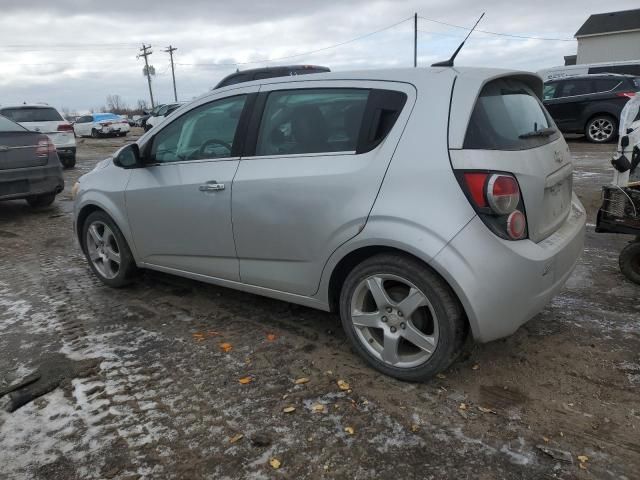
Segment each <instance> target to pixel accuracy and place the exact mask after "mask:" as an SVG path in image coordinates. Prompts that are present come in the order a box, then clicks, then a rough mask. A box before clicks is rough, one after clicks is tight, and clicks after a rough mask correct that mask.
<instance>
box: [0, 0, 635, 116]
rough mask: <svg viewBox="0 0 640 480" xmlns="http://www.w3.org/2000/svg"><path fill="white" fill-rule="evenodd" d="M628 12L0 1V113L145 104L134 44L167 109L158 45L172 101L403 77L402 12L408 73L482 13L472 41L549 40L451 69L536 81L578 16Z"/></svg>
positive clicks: (478, 5)
mask: <svg viewBox="0 0 640 480" xmlns="http://www.w3.org/2000/svg"><path fill="white" fill-rule="evenodd" d="M613 3H615V7H614V6H613ZM631 8H637V0H616V2H612V4H607V3H606V2H605V3H602V2H601V1H593V0H562V1H558V0H554V1H550V0H536V1H526V2H524V1H522V0H520V1H517V2H514V1H513V0H485V1H484V2H479V1H474V0H447V1H444V0H441V1H430V0H421V1H413V0H373V1H372V0H323V1H315V0H281V1H268V0H244V1H235V2H233V1H224V2H223V1H218V0H182V1H176V0H153V1H152V2H143V1H131V0H104V1H99V2H98V1H94V0H56V1H51V0H28V1H25V0H0V12H2V14H1V15H0V65H1V66H2V72H3V73H2V75H0V104H2V105H8V104H15V103H22V102H28V103H31V102H46V103H48V104H50V105H54V106H56V107H57V108H59V109H63V108H64V109H65V110H70V111H72V112H74V111H75V112H78V113H84V112H87V111H89V110H90V109H92V108H93V109H96V110H97V109H99V108H100V107H101V106H103V105H105V103H106V97H107V95H110V94H111V95H120V96H121V97H122V99H123V100H124V102H125V103H126V104H127V105H129V106H135V105H136V104H137V102H138V100H139V99H143V100H146V101H147V103H149V92H148V87H147V82H146V80H145V77H144V76H143V71H142V69H143V66H144V61H143V59H142V58H136V56H137V54H138V53H139V49H140V46H141V44H142V43H143V42H144V43H145V44H147V45H151V46H152V51H153V54H152V55H150V56H149V62H150V64H151V65H153V66H154V68H155V70H156V75H155V77H153V91H154V97H155V99H156V102H161V103H165V102H169V101H173V86H172V80H171V68H170V63H169V54H168V53H165V52H164V50H165V49H166V47H167V46H169V45H172V46H174V47H177V49H178V50H177V51H175V52H174V61H175V63H176V64H175V75H176V83H177V90H178V99H179V100H191V99H193V98H194V97H197V96H199V95H201V94H203V93H206V92H207V91H208V90H209V89H210V88H211V87H212V86H214V85H215V84H216V83H217V82H218V81H219V80H220V79H222V78H223V77H224V76H226V75H228V74H229V73H232V72H234V71H235V70H236V69H240V70H243V69H246V68H256V67H262V66H269V65H281V64H315V65H325V66H328V67H330V68H331V69H332V70H334V71H338V70H361V69H370V68H393V67H410V66H412V65H413V14H414V12H417V13H418V15H419V16H420V18H419V19H418V66H429V65H430V64H431V63H433V62H435V61H438V60H444V59H446V58H448V57H449V56H450V55H451V53H452V52H453V50H455V48H456V47H457V45H458V44H459V43H460V41H461V40H462V37H464V35H465V34H466V33H467V30H465V28H459V27H467V28H469V27H471V26H472V25H473V24H474V22H475V20H476V19H477V18H478V17H479V16H480V14H481V13H482V12H485V17H484V19H483V20H482V22H481V23H480V25H479V26H478V29H480V30H484V31H487V32H495V33H502V34H509V35H519V36H528V37H542V38H547V39H552V40H538V39H522V38H513V37H508V36H504V35H494V34H489V33H483V32H474V33H473V34H472V36H471V38H470V39H469V41H468V42H467V44H466V45H465V47H464V49H463V50H462V52H461V53H460V54H459V56H458V58H457V60H456V65H461V66H462V65H464V66H488V67H502V68H513V69H521V70H531V71H537V70H539V69H542V68H546V67H551V66H556V65H562V64H563V62H564V60H563V56H564V55H572V54H575V53H576V48H577V44H576V42H575V40H574V39H573V35H574V33H575V32H576V31H577V30H578V28H580V26H581V25H582V23H583V22H584V21H585V20H586V19H587V17H588V16H589V15H590V14H592V13H601V12H605V11H610V10H625V9H631ZM445 24H450V25H456V26H458V27H455V26H449V25H445ZM374 32H375V33H374ZM369 34H370V35H369ZM350 40H353V41H350ZM345 42H347V43H345ZM337 44H342V45H339V46H335V45H337ZM283 57H288V58H283Z"/></svg>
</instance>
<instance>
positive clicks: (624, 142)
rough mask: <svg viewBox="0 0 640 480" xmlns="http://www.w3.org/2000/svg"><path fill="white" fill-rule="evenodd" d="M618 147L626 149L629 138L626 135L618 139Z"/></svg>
mask: <svg viewBox="0 0 640 480" xmlns="http://www.w3.org/2000/svg"><path fill="white" fill-rule="evenodd" d="M620 146H621V147H622V148H627V147H628V146H629V137H628V136H627V135H625V136H624V137H622V138H621V139H620Z"/></svg>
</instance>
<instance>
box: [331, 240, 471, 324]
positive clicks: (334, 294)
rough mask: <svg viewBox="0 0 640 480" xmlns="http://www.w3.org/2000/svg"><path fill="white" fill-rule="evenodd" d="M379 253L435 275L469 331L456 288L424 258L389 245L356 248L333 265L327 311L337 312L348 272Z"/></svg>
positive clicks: (463, 308)
mask: <svg viewBox="0 0 640 480" xmlns="http://www.w3.org/2000/svg"><path fill="white" fill-rule="evenodd" d="M381 253H396V254H400V255H403V256H405V257H408V258H411V259H413V260H415V261H417V262H419V263H421V264H422V265H423V266H424V267H425V268H426V269H428V270H429V271H431V272H432V273H433V274H434V275H437V276H438V277H439V278H440V279H441V280H442V282H443V283H444V284H445V285H447V286H448V287H449V290H450V291H451V293H452V294H453V296H454V297H455V299H456V300H457V301H458V303H459V304H460V309H461V310H462V312H463V313H464V321H465V323H466V325H467V329H468V330H469V329H470V322H469V317H468V315H467V310H466V308H465V302H463V301H462V299H461V298H460V296H459V295H458V292H457V291H456V288H454V286H453V285H451V283H450V282H449V281H447V279H446V278H445V277H444V276H443V275H442V274H441V273H440V272H438V271H437V270H436V269H435V268H434V267H433V266H432V265H430V264H429V263H428V261H426V260H425V259H424V258H420V257H419V256H417V255H415V254H413V253H411V252H409V251H408V250H405V249H402V248H399V247H396V246H389V245H367V246H363V247H360V248H356V249H355V250H352V251H350V252H349V253H347V254H346V255H344V256H343V257H342V258H341V259H340V261H338V263H337V264H336V265H335V267H334V268H333V270H332V271H331V275H330V277H329V282H328V292H327V299H328V303H329V309H330V311H331V312H337V311H339V302H340V292H341V290H342V286H343V284H344V281H345V280H346V278H347V276H348V275H349V272H351V270H353V268H355V267H356V266H357V265H358V264H360V263H362V262H363V261H365V260H366V259H368V258H371V257H373V256H374V255H378V254H381Z"/></svg>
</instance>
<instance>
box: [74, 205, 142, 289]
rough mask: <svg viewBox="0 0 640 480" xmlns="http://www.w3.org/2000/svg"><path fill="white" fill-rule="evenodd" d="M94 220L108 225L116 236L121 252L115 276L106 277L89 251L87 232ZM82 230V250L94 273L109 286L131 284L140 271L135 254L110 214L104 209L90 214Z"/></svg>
mask: <svg viewBox="0 0 640 480" xmlns="http://www.w3.org/2000/svg"><path fill="white" fill-rule="evenodd" d="M94 222H101V223H103V224H105V225H107V226H108V227H109V228H110V229H111V231H112V232H113V235H114V236H115V238H116V241H117V245H118V249H119V253H120V268H119V270H118V273H117V275H116V276H115V277H114V278H106V277H105V276H104V275H102V273H101V272H100V271H99V270H98V269H97V268H96V266H95V265H94V263H93V261H92V260H91V258H90V257H89V253H88V251H87V232H88V230H89V227H90V226H91V225H92V224H93V223H94ZM80 232H81V237H80V240H81V245H82V251H83V252H84V254H85V257H86V259H87V262H88V263H89V267H90V268H91V270H92V271H93V273H94V274H95V275H96V276H97V277H98V278H99V279H100V280H101V281H102V283H104V284H105V285H108V286H109V287H113V288H121V287H125V286H127V285H129V284H130V283H131V282H132V281H133V280H134V279H135V276H136V274H137V273H138V268H137V267H136V262H135V259H134V258H133V254H132V253H131V249H129V245H128V244H127V241H126V239H125V238H124V235H122V232H121V231H120V228H118V226H117V225H116V223H115V222H114V221H113V220H112V219H111V217H110V216H109V215H107V214H106V213H105V212H103V211H102V210H98V211H95V212H93V213H91V214H89V216H88V217H87V218H86V219H85V221H84V223H83V224H82V228H81V230H80Z"/></svg>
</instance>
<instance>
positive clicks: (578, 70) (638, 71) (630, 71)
mask: <svg viewBox="0 0 640 480" xmlns="http://www.w3.org/2000/svg"><path fill="white" fill-rule="evenodd" d="M598 73H621V74H624V75H633V76H635V77H640V60H630V61H624V62H605V63H582V64H578V65H562V66H559V67H551V68H546V69H544V70H540V71H539V72H538V75H540V76H541V77H542V79H543V80H544V81H545V82H548V81H549V80H559V79H561V78H567V77H575V76H581V75H590V74H598Z"/></svg>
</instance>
